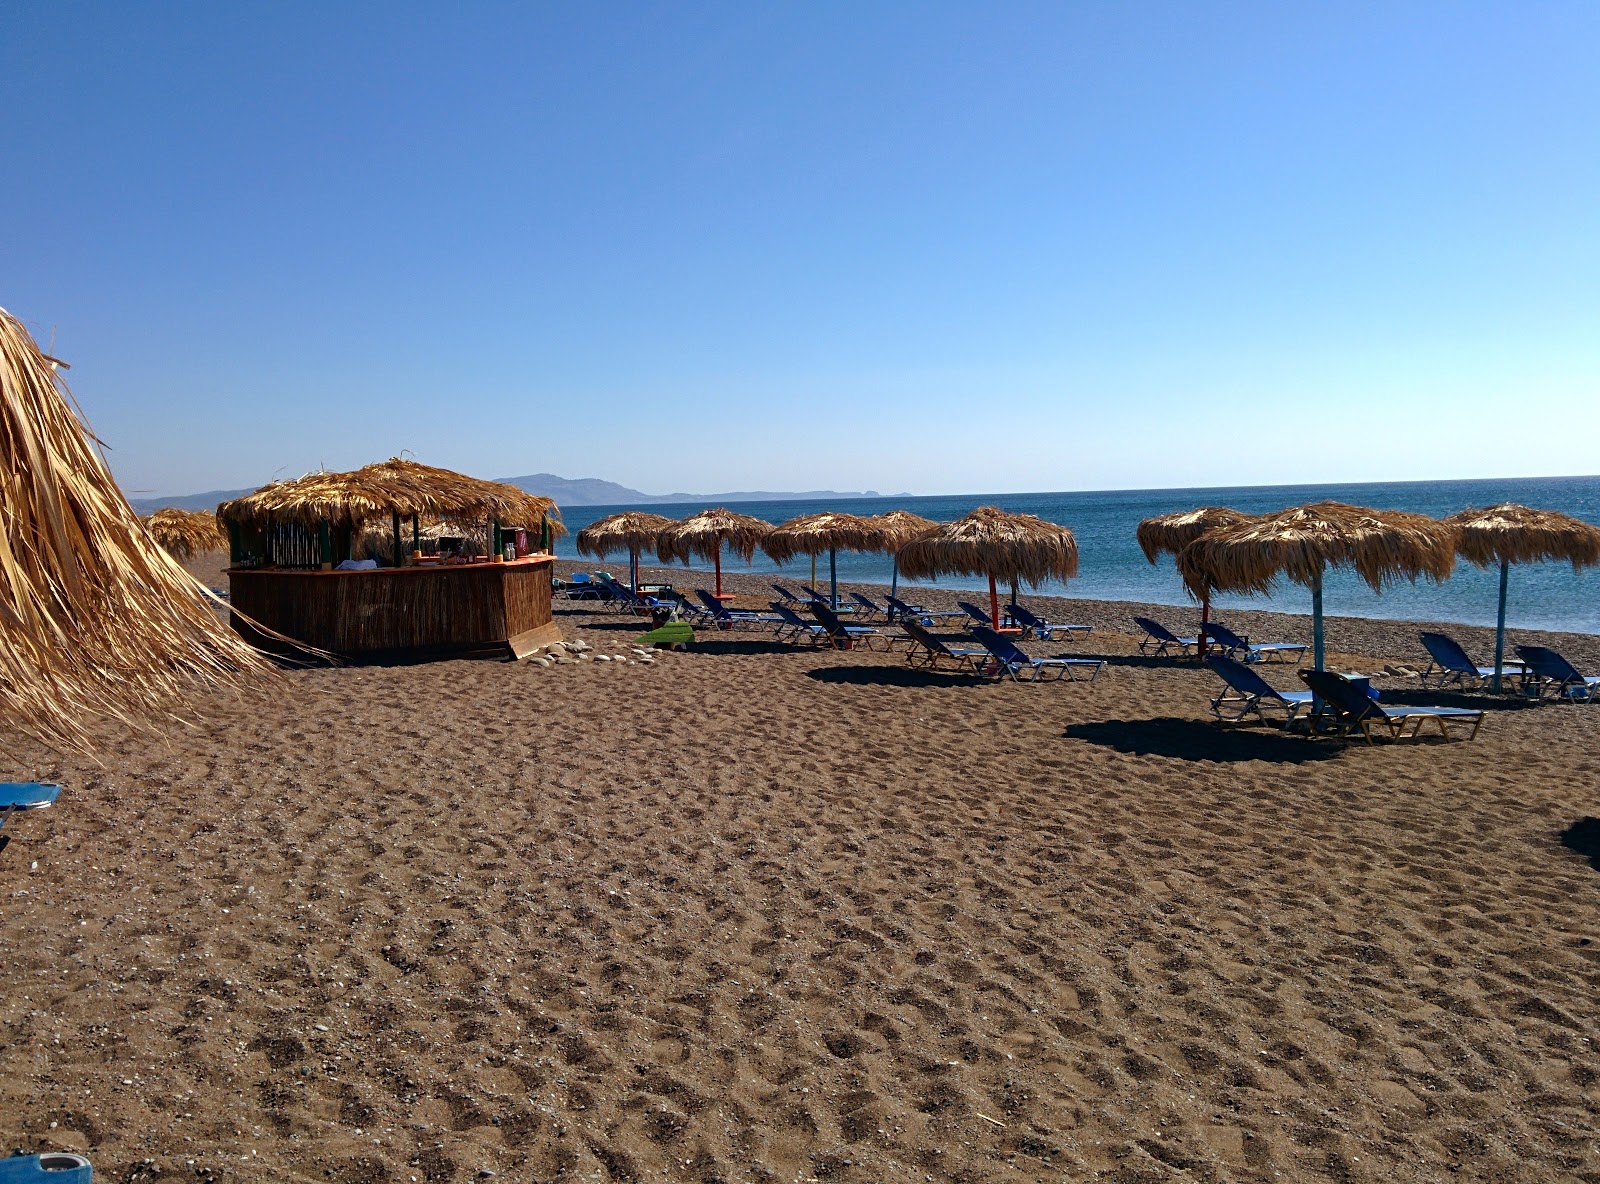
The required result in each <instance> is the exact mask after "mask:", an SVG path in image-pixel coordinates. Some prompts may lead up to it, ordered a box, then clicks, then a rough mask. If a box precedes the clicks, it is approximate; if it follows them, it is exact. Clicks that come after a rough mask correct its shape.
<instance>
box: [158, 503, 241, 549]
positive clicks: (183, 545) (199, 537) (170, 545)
mask: <svg viewBox="0 0 1600 1184" xmlns="http://www.w3.org/2000/svg"><path fill="white" fill-rule="evenodd" d="M143 521H144V526H145V529H146V530H148V531H149V532H150V537H151V538H153V539H155V541H156V542H158V543H160V544H161V546H163V547H164V548H166V552H167V554H168V555H171V556H172V557H173V558H174V559H176V560H177V561H178V562H179V563H183V562H185V561H186V560H189V559H193V558H194V557H195V556H196V555H204V554H205V553H206V552H207V551H221V550H224V549H225V548H226V547H227V545H228V541H227V540H226V539H225V538H223V537H222V531H220V530H218V529H217V516H216V514H214V513H211V514H208V513H206V512H205V511H204V510H179V509H175V508H173V507H172V506H167V507H165V508H164V509H160V510H157V511H156V512H155V513H154V514H151V515H150V516H149V517H148V518H146V519H144V520H143Z"/></svg>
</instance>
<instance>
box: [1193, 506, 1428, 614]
mask: <svg viewBox="0 0 1600 1184" xmlns="http://www.w3.org/2000/svg"><path fill="white" fill-rule="evenodd" d="M1455 545H1456V530H1455V528H1454V527H1452V526H1448V525H1446V524H1445V523H1443V522H1440V521H1439V520H1438V519H1435V518H1429V517H1428V516H1427V515H1425V514H1412V513H1407V512H1405V511H1401V510H1369V509H1366V508H1364V507H1361V506H1347V505H1345V504H1344V503H1342V502H1317V503H1315V504H1313V505H1309V506H1297V507H1294V508H1293V509H1288V510H1280V511H1279V512H1278V513H1276V514H1266V515H1263V516H1262V517H1260V518H1255V519H1252V520H1250V521H1246V522H1241V523H1238V524H1237V525H1234V526H1221V527H1217V528H1216V529H1214V530H1210V531H1207V532H1206V533H1205V534H1203V535H1201V536H1200V537H1199V538H1198V539H1196V540H1195V541H1194V542H1192V543H1190V544H1189V545H1188V546H1187V547H1185V548H1184V549H1183V550H1182V551H1180V552H1179V553H1178V571H1179V573H1180V574H1182V576H1183V579H1184V583H1186V584H1187V585H1188V586H1189V589H1190V591H1191V592H1193V593H1194V595H1195V596H1196V597H1201V596H1204V595H1206V594H1207V593H1208V592H1209V591H1210V590H1212V589H1215V590H1217V591H1221V592H1244V593H1266V592H1270V591H1271V590H1272V589H1273V587H1274V586H1276V584H1277V581H1278V579H1279V578H1280V577H1284V578H1287V579H1289V580H1291V581H1293V582H1294V583H1296V584H1302V585H1304V586H1305V587H1307V588H1319V587H1320V586H1321V580H1322V573H1323V572H1324V571H1325V570H1326V569H1328V568H1330V567H1348V568H1352V569H1354V571H1355V572H1356V574H1357V575H1359V576H1360V577H1361V578H1362V579H1363V580H1365V581H1366V583H1367V584H1368V585H1369V586H1370V587H1371V588H1372V590H1373V591H1375V592H1381V591H1382V590H1383V589H1384V588H1385V587H1386V586H1387V585H1389V584H1392V583H1394V582H1395V581H1397V580H1401V579H1407V580H1412V581H1415V580H1416V579H1417V578H1418V577H1421V576H1426V577H1428V578H1429V579H1431V580H1435V581H1439V580H1443V579H1446V578H1447V577H1448V576H1449V575H1450V571H1451V569H1452V568H1453V567H1454V566H1455Z"/></svg>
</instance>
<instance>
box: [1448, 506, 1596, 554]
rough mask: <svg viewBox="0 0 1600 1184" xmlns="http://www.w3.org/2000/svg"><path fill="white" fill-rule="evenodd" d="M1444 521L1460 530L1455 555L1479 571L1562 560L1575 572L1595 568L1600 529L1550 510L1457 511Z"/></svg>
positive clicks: (1494, 508) (1512, 507) (1499, 508)
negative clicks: (1475, 565) (1503, 566)
mask: <svg viewBox="0 0 1600 1184" xmlns="http://www.w3.org/2000/svg"><path fill="white" fill-rule="evenodd" d="M1445 522H1446V523H1448V524H1449V525H1451V526H1453V527H1455V528H1456V529H1457V530H1458V531H1460V538H1459V539H1458V540H1457V542H1456V551H1457V552H1458V553H1459V554H1460V555H1461V557H1462V558H1463V559H1465V560H1467V561H1468V562H1470V563H1475V564H1477V565H1478V566H1479V567H1493V566H1495V565H1496V564H1499V563H1534V562H1537V561H1539V560H1544V559H1549V560H1560V559H1564V560H1566V561H1567V562H1568V563H1571V564H1572V569H1573V570H1574V571H1577V570H1579V569H1580V568H1584V567H1590V566H1593V565H1594V564H1596V563H1600V526H1594V525H1592V524H1591V523H1588V522H1584V521H1583V520H1582V519H1579V518H1573V517H1572V516H1571V515H1568V514H1561V513H1557V512H1556V511H1555V510H1534V509H1529V508H1528V507H1527V506H1519V505H1517V504H1516V503H1515V502H1506V503H1505V504H1503V505H1499V506H1489V507H1487V508H1484V509H1475V510H1462V511H1461V512H1460V513H1459V514H1452V515H1450V517H1448V518H1446V519H1445Z"/></svg>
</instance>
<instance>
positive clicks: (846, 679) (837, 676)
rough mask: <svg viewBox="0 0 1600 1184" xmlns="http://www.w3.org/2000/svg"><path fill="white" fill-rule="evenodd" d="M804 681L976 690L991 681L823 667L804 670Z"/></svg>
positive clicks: (904, 670) (892, 669) (893, 669)
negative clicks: (975, 688) (805, 679)
mask: <svg viewBox="0 0 1600 1184" xmlns="http://www.w3.org/2000/svg"><path fill="white" fill-rule="evenodd" d="M806 677H807V678H814V679H816V680H817V681H818V682H826V683H835V684H844V685H848V686H857V687H976V686H985V685H988V684H989V683H990V682H992V681H993V680H991V679H987V678H979V677H978V676H977V675H975V674H962V673H960V672H959V671H952V672H949V673H946V672H944V671H941V670H916V669H913V668H912V667H910V666H824V667H821V668H820V669H817V670H807V671H806Z"/></svg>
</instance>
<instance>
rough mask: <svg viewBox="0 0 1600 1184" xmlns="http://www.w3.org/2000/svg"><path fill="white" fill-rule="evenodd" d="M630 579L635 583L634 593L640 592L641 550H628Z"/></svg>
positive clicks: (632, 548) (631, 548)
mask: <svg viewBox="0 0 1600 1184" xmlns="http://www.w3.org/2000/svg"><path fill="white" fill-rule="evenodd" d="M628 578H629V579H630V580H632V581H633V590H634V592H638V591H639V548H638V547H629V548H628Z"/></svg>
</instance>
